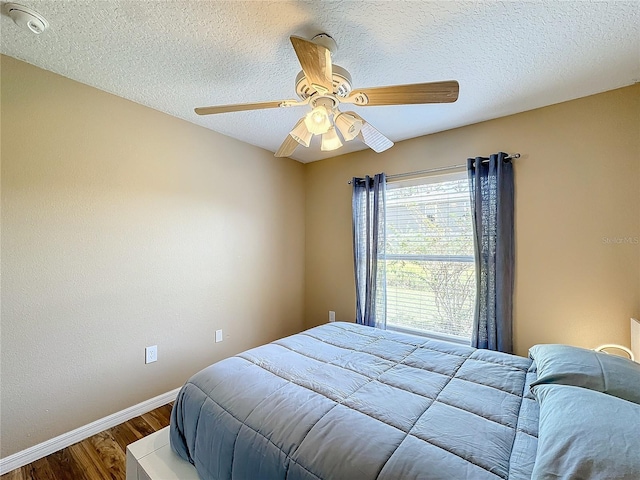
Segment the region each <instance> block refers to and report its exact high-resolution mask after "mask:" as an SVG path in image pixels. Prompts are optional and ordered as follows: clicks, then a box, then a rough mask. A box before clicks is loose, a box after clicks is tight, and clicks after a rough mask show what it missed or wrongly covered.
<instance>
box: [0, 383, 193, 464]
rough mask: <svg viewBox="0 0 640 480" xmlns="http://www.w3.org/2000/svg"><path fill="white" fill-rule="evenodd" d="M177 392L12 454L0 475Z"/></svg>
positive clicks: (151, 407)
mask: <svg viewBox="0 0 640 480" xmlns="http://www.w3.org/2000/svg"><path fill="white" fill-rule="evenodd" d="M179 391H180V388H176V389H175V390H171V391H170V392H167V393H163V394H161V395H158V396H157V397H153V398H150V399H149V400H145V401H144V402H141V403H138V404H137V405H134V406H132V407H129V408H125V409H124V410H120V411H119V412H116V413H114V414H111V415H109V416H107V417H103V418H100V419H98V420H96V421H95V422H91V423H89V424H87V425H83V426H82V427H79V428H76V429H75V430H72V431H70V432H67V433H63V434H62V435H58V436H57V437H54V438H52V439H50V440H46V441H44V442H42V443H39V444H38V445H34V446H33V447H29V448H27V449H25V450H22V451H20V452H17V453H14V454H13V455H9V456H8V457H5V458H0V475H4V474H5V473H7V472H10V471H11V470H15V469H16V468H20V467H23V466H25V465H27V464H29V463H31V462H35V461H36V460H39V459H41V458H43V457H46V456H47V455H51V454H52V453H54V452H57V451H58V450H62V449H63V448H66V447H68V446H70V445H73V444H74V443H78V442H81V441H82V440H84V439H85V438H89V437H91V436H93V435H95V434H96V433H100V432H102V431H104V430H108V429H109V428H112V427H115V426H116V425H120V424H121V423H124V422H126V421H127V420H131V419H132V418H135V417H138V416H140V415H143V414H145V413H147V412H150V411H151V410H154V409H156V408H158V407H161V406H162V405H166V404H167V403H169V402H172V401H174V400H175V399H176V397H177V396H178V392H179Z"/></svg>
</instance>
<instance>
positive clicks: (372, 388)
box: [170, 322, 640, 480]
mask: <svg viewBox="0 0 640 480" xmlns="http://www.w3.org/2000/svg"><path fill="white" fill-rule="evenodd" d="M553 348H555V347H554V346H551V350H552V352H551V354H550V353H549V352H547V351H546V350H544V347H543V348H542V349H541V350H540V351H539V352H538V355H539V356H538V358H536V357H535V356H533V358H523V357H517V356H513V355H508V354H504V353H498V352H492V351H488V350H477V349H473V348H471V347H467V346H462V345H457V344H453V343H448V342H441V341H436V340H430V339H425V338H421V337H416V336H411V335H405V334H400V333H394V332H390V331H383V330H379V329H374V328H370V327H365V326H360V325H355V324H351V323H342V322H336V323H331V324H327V325H322V326H320V327H316V328H313V329H310V330H307V331H305V332H302V333H300V334H297V335H293V336H290V337H286V338H283V339H281V340H277V341H275V342H273V343H270V344H267V345H264V346H261V347H258V348H254V349H252V350H248V351H246V352H243V353H241V354H239V355H236V356H234V357H231V358H228V359H225V360H223V361H221V362H218V363H216V364H214V365H211V366H210V367H207V368H205V369H204V370H202V371H201V372H199V373H197V374H196V375H194V376H193V377H192V378H191V379H189V380H188V381H187V382H186V383H185V385H184V386H183V387H182V389H181V391H180V393H179V394H178V397H177V399H176V402H175V404H174V408H173V411H172V418H171V426H170V442H171V448H172V449H173V450H174V451H175V452H176V453H177V454H178V455H179V456H180V457H182V458H183V459H185V460H186V461H188V462H189V463H191V464H193V465H194V466H195V468H196V470H197V472H198V474H199V476H200V477H201V478H202V479H205V480H209V479H216V480H217V479H260V480H262V479H274V480H275V479H283V480H284V479H287V480H297V479H305V480H307V479H309V480H311V479H314V480H315V479H336V480H337V479H363V480H366V479H379V480H388V479H405V478H406V479H464V478H468V479H474V480H476V479H477V480H483V479H529V478H629V479H631V478H640V465H636V464H635V463H638V462H640V461H638V460H637V459H636V458H635V457H637V451H639V450H635V453H634V451H633V449H634V448H640V440H639V439H638V435H637V430H635V431H634V432H633V434H630V435H625V436H623V437H622V440H621V444H620V445H618V444H616V443H615V442H613V444H611V445H609V446H608V447H607V448H606V449H605V450H606V451H607V455H609V456H610V455H611V452H610V451H611V450H613V449H617V450H620V451H621V452H622V457H623V458H622V460H623V461H622V462H621V461H620V460H619V459H616V462H617V463H616V465H617V466H616V465H614V466H613V467H612V468H613V469H610V470H608V469H609V467H608V466H607V465H604V464H602V462H600V463H598V461H594V460H593V459H592V458H591V459H590V460H589V461H588V462H587V466H586V467H584V461H583V459H582V457H580V455H583V456H584V455H587V457H589V456H593V452H592V451H591V450H592V449H591V450H590V449H589V448H587V452H586V453H584V452H582V453H580V454H579V455H576V456H575V458H573V457H572V456H571V455H567V453H566V452H567V449H568V447H567V445H566V443H565V444H563V443H562V441H563V440H565V439H567V438H570V437H571V435H568V434H567V433H566V432H565V431H560V432H558V431H557V428H558V424H562V426H561V429H564V430H567V429H569V430H571V431H572V432H573V433H575V432H579V435H578V437H584V436H585V435H587V436H588V435H590V431H587V432H586V433H585V432H584V431H581V430H580V429H579V428H577V427H576V425H573V424H571V422H570V421H569V425H564V423H567V421H568V420H570V417H575V416H576V415H575V414H576V411H575V408H576V406H575V405H574V404H573V403H572V401H568V400H567V398H574V397H576V392H575V391H573V390H571V389H577V390H579V391H584V392H589V393H590V394H596V395H599V396H601V397H608V398H605V400H607V401H608V400H609V399H614V400H616V401H618V402H621V403H622V406H620V405H618V404H616V405H615V408H616V411H617V412H618V413H619V415H620V416H621V418H622V420H621V421H620V422H619V423H620V425H618V427H616V428H624V427H625V425H629V424H630V425H633V422H634V421H636V420H637V421H638V422H639V423H637V424H636V427H637V426H638V425H640V405H638V403H640V398H639V399H638V402H637V403H635V402H634V401H633V398H634V397H633V394H632V395H631V397H632V400H629V399H623V398H619V397H617V396H615V395H614V394H611V392H607V391H606V390H607V387H606V386H605V387H600V386H599V384H598V385H597V387H599V389H600V391H596V390H598V388H594V387H593V385H590V386H588V387H587V388H582V387H584V385H578V386H575V385H572V384H571V383H572V382H573V383H579V382H583V383H584V382H585V380H584V379H582V380H580V379H578V380H575V377H576V375H575V374H574V375H569V376H568V378H569V380H567V381H565V382H564V383H563V382H559V381H557V380H558V378H559V377H560V378H561V379H562V376H561V375H560V376H559V375H558V372H557V371H554V368H556V367H557V362H555V363H554V361H549V360H548V358H547V357H549V356H551V357H553V358H556V357H557V355H556V356H555V357H554V355H555V353H554V352H555V351H553ZM569 348H572V347H569ZM556 349H557V348H556ZM576 350H580V351H581V350H582V349H576ZM584 352H589V353H587V355H591V354H593V355H603V356H606V355H604V354H595V353H594V352H590V351H586V350H585V351H584ZM565 353H566V352H565ZM565 353H563V354H562V355H564V357H562V358H567V355H566V354H565ZM573 353H575V352H573V351H571V352H570V354H568V357H571V354H573ZM589 358H590V357H589ZM620 360H624V359H620ZM540 361H542V363H543V364H544V365H545V369H547V370H548V371H547V370H546V371H545V373H544V375H543V377H542V378H539V376H538V373H539V372H538V368H539V365H538V363H540ZM579 361H580V362H581V361H583V360H579ZM624 361H625V362H628V363H631V362H629V361H627V360H624ZM569 363H571V362H569ZM573 363H575V362H573ZM596 363H597V362H596ZM624 365H625V366H626V364H624ZM574 366H575V365H574ZM563 368H565V369H566V366H561V367H560V369H561V370H562V369H563ZM549 372H550V373H549ZM579 373H580V372H579ZM583 373H584V372H583ZM589 373H590V372H587V375H586V376H587V377H589ZM623 373H624V375H626V377H625V378H627V379H631V380H633V379H634V378H635V377H634V375H635V374H636V373H637V374H638V377H637V378H638V379H640V369H638V370H637V371H636V370H635V367H633V366H632V367H631V368H630V369H628V371H625V372H623ZM614 376H615V375H614ZM578 377H579V375H578ZM587 383H588V382H587ZM618 383H620V382H618ZM623 383H624V382H623ZM639 385H640V383H639ZM532 386H533V387H534V388H533V390H532ZM636 387H637V388H638V389H639V392H638V395H639V396H640V387H638V386H637V385H636ZM536 389H539V390H540V391H539V394H538V395H534V394H536ZM567 389H569V390H568V391H567ZM631 390H633V388H631ZM619 391H623V394H622V396H623V397H624V396H625V394H626V393H627V392H626V391H625V387H624V386H622V387H621V388H619V389H618V390H616V392H614V393H615V394H619ZM581 394H583V392H578V397H580V395H581ZM541 399H542V401H541ZM600 400H601V398H600V397H597V401H595V403H596V404H597V403H598V402H599V401H600ZM585 402H586V404H588V405H591V403H593V402H594V400H593V399H592V398H587V399H586V400H585ZM627 404H628V405H627ZM577 408H578V411H579V410H580V408H582V407H580V406H578V407H577ZM599 408H603V409H604V411H606V410H607V409H608V408H611V407H610V405H609V404H608V403H607V402H604V403H603V405H601V406H600V407H599ZM567 409H568V410H567ZM572 409H573V410H572ZM557 412H562V414H561V416H560V418H556V416H557V415H556V414H557ZM578 416H580V415H578ZM605 416H606V415H605ZM543 420H544V421H543ZM605 423H607V422H605ZM608 423H611V422H610V421H609V422H608ZM592 427H594V426H593V425H592ZM605 427H606V425H604V426H603V427H602V428H600V427H598V425H595V427H594V428H595V429H599V433H598V432H596V436H595V437H593V438H594V439H596V440H597V435H598V434H599V435H607V430H606V428H605ZM543 430H544V436H542V435H540V434H541V433H542V432H543ZM634 435H635V438H634ZM539 436H540V439H539V438H538V437H539ZM606 438H608V437H606ZM543 443H544V449H543V451H542V452H541V449H540V445H542V444H543ZM586 443H587V444H588V445H592V446H593V443H592V442H586ZM570 447H571V448H573V445H570ZM571 448H569V450H571ZM603 456H606V455H604V454H603ZM566 457H571V458H569V459H568V460H567V458H566ZM605 460H607V459H605ZM634 462H635V463H634ZM636 467H637V470H634V469H635V468H636ZM616 468H618V470H616ZM604 470H606V471H607V473H603V471H604ZM551 472H556V474H555V475H556V476H551ZM572 472H574V473H575V474H576V475H578V476H575V475H574V476H571V475H572ZM627 473H629V476H626V475H627ZM636 473H637V475H636ZM567 475H568V476H567ZM580 475H583V476H580ZM593 475H603V476H593ZM608 475H614V476H608Z"/></svg>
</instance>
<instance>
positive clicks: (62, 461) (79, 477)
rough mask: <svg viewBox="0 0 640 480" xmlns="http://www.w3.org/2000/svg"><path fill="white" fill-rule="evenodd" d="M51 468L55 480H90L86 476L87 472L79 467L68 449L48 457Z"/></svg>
mask: <svg viewBox="0 0 640 480" xmlns="http://www.w3.org/2000/svg"><path fill="white" fill-rule="evenodd" d="M47 461H48V462H49V467H50V468H51V471H53V474H54V476H55V478H59V479H61V480H62V479H67V478H68V479H69V480H90V479H88V478H87V477H86V475H85V470H84V469H83V468H81V467H80V465H78V462H76V459H75V458H73V455H71V451H70V450H69V449H68V448H63V449H62V450H60V451H58V452H55V453H52V454H51V455H49V456H48V457H47Z"/></svg>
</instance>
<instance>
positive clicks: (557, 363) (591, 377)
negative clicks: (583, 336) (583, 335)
mask: <svg viewBox="0 0 640 480" xmlns="http://www.w3.org/2000/svg"><path fill="white" fill-rule="evenodd" d="M529 356H530V357H531V358H532V359H533V360H535V362H536V366H537V368H538V378H537V379H536V381H534V382H533V383H532V384H531V388H532V389H533V388H534V387H535V386H536V385H543V384H560V385H573V386H575V387H583V388H588V389H590V390H595V391H597V392H603V393H607V394H609V395H613V396H614V397H619V398H623V399H625V400H629V401H630V402H634V403H638V404H640V364H638V363H635V362H632V361H631V360H628V359H626V358H622V357H617V356H615V355H607V354H606V353H599V352H595V351H593V350H587V349H585V348H578V347H571V346H569V345H554V344H549V345H536V346H534V347H532V348H531V349H530V350H529Z"/></svg>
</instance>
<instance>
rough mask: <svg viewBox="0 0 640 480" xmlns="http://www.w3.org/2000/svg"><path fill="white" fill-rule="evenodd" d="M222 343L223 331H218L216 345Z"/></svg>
mask: <svg viewBox="0 0 640 480" xmlns="http://www.w3.org/2000/svg"><path fill="white" fill-rule="evenodd" d="M221 341H222V330H216V343H218V342H221Z"/></svg>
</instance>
